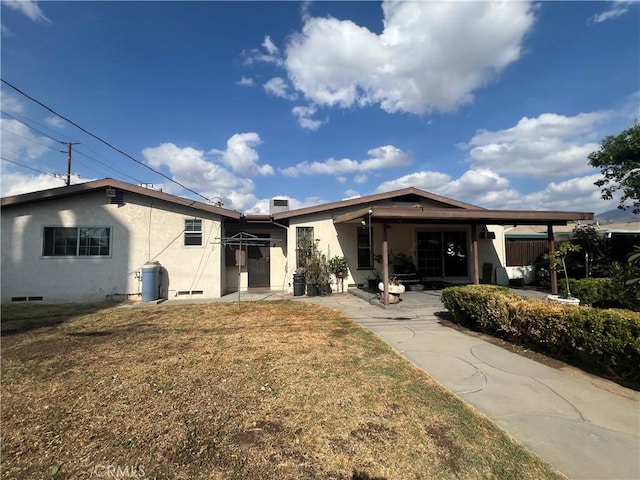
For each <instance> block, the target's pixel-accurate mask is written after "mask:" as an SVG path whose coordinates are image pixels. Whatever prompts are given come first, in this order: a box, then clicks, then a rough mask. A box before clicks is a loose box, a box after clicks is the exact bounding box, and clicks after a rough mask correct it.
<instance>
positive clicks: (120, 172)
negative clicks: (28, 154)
mask: <svg viewBox="0 0 640 480" xmlns="http://www.w3.org/2000/svg"><path fill="white" fill-rule="evenodd" d="M0 113H2V114H3V115H7V116H8V117H10V118H12V119H14V120H16V121H18V122H20V123H21V124H22V125H24V126H25V127H27V128H29V129H31V130H33V131H34V132H38V133H39V134H40V135H43V136H45V137H47V138H50V139H51V140H53V141H55V142H58V143H61V144H65V145H66V144H67V142H64V141H62V140H58V139H57V138H54V137H52V136H51V135H49V134H47V133H46V132H43V131H42V130H39V129H37V128H35V127H33V126H32V125H30V124H29V123H27V122H26V121H25V119H26V120H28V121H29V122H33V123H34V124H36V125H39V126H42V125H41V124H40V123H38V122H36V121H35V120H33V119H32V118H29V117H27V116H26V115H20V116H15V115H13V114H11V113H9V112H5V111H2V110H0ZM43 128H46V127H44V126H43ZM3 130H4V131H6V132H7V133H11V134H12V135H16V136H19V137H20V138H23V139H25V140H30V141H32V142H36V143H38V144H39V145H43V146H47V145H44V144H42V143H40V142H38V141H37V140H36V139H33V138H27V137H23V136H20V135H18V134H17V133H15V132H12V131H10V130H6V129H3ZM64 136H65V137H67V135H64ZM67 138H69V137H67ZM49 148H50V149H51V150H52V148H51V147H49ZM87 148H88V150H89V151H91V152H93V150H91V149H90V148H89V147H87ZM61 152H62V153H65V152H64V151H62V150H61ZM73 152H74V153H77V154H80V155H83V156H85V157H87V158H88V159H89V160H92V161H94V162H96V163H98V164H100V165H102V166H103V167H105V168H107V169H109V170H112V171H114V172H116V173H118V174H119V175H122V176H123V177H127V178H129V179H130V180H133V181H134V182H135V183H137V184H142V183H144V182H142V180H139V179H137V178H135V177H132V176H131V175H129V174H128V173H126V172H125V171H123V170H120V169H118V168H115V167H114V166H112V165H109V164H107V163H105V162H102V161H100V160H98V159H97V158H95V157H92V156H91V155H89V154H87V153H84V152H82V151H80V150H78V149H77V148H76V149H74V150H73ZM93 153H96V152H93ZM96 155H97V153H96ZM88 168H90V167H88ZM96 172H97V170H96Z"/></svg>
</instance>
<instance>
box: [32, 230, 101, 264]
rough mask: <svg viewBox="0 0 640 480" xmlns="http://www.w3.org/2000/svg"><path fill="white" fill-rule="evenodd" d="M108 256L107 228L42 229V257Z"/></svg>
mask: <svg viewBox="0 0 640 480" xmlns="http://www.w3.org/2000/svg"><path fill="white" fill-rule="evenodd" d="M110 254H111V228H109V227H44V231H43V242H42V256H44V257H103V256H109V255H110Z"/></svg>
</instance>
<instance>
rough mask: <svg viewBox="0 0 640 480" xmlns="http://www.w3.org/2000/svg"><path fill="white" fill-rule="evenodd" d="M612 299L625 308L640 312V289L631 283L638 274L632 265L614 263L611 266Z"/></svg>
mask: <svg viewBox="0 0 640 480" xmlns="http://www.w3.org/2000/svg"><path fill="white" fill-rule="evenodd" d="M610 273H611V287H612V291H611V299H612V300H613V301H615V302H616V303H617V304H618V305H620V306H621V307H623V308H628V309H629V310H634V311H636V312H640V288H638V285H637V284H632V283H630V280H632V279H633V278H635V276H636V274H637V273H638V271H637V269H636V268H635V267H634V266H632V265H623V264H620V263H614V264H613V265H612V266H611V270H610Z"/></svg>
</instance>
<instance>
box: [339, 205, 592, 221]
mask: <svg viewBox="0 0 640 480" xmlns="http://www.w3.org/2000/svg"><path fill="white" fill-rule="evenodd" d="M371 211H372V213H371V218H372V220H374V221H387V222H390V223H391V222H394V221H395V222H407V223H409V222H420V221H423V222H426V221H429V222H432V223H433V222H436V221H437V222H440V223H453V222H455V223H470V222H472V223H483V224H489V225H546V224H554V225H566V223H567V222H570V221H577V220H593V213H590V212H554V211H536V210H480V209H476V210H472V209H467V210H465V209H451V208H420V207H418V208H396V207H376V206H374V207H371ZM368 215H369V208H363V209H360V210H357V211H355V212H349V213H345V214H344V215H339V216H337V217H335V218H334V220H333V222H334V223H348V222H353V221H359V220H361V219H362V218H365V217H367V216H368Z"/></svg>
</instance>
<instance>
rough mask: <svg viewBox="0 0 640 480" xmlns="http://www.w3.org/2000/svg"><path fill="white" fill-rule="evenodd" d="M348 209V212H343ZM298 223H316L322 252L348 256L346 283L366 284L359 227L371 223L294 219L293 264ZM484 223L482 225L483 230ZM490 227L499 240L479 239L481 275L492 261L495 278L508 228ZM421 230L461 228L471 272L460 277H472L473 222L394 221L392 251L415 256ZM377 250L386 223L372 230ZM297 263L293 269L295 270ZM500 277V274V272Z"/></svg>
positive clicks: (290, 239)
mask: <svg viewBox="0 0 640 480" xmlns="http://www.w3.org/2000/svg"><path fill="white" fill-rule="evenodd" d="M341 213H344V212H341ZM296 227H313V229H314V237H315V238H316V239H319V240H320V241H319V242H318V247H319V249H320V251H321V252H322V253H324V254H325V255H327V257H328V258H330V257H334V256H338V255H339V256H345V257H346V258H347V260H348V261H349V267H350V268H349V277H348V279H347V280H346V281H345V289H346V285H347V284H349V285H366V283H367V279H368V278H370V277H371V276H372V270H371V269H362V270H358V268H357V258H358V256H357V230H358V229H360V228H368V226H367V225H364V226H363V225H362V224H360V223H357V222H356V223H346V224H338V225H335V224H334V223H333V219H332V218H331V217H330V213H319V214H313V215H306V216H303V217H300V218H295V219H292V220H291V223H290V228H289V234H288V255H289V258H290V259H291V260H290V264H291V265H294V264H295V259H296V251H295V248H296ZM480 229H481V227H480V226H478V228H477V232H478V234H479V232H480ZM488 230H489V231H492V232H494V233H495V234H496V238H495V240H491V239H479V240H478V269H479V275H480V277H482V265H483V264H484V263H491V264H492V265H493V266H494V274H493V278H492V280H493V281H495V279H496V274H495V272H496V271H499V270H500V268H501V267H502V266H503V265H504V262H505V249H504V228H503V227H502V226H497V225H492V226H488ZM419 231H436V232H440V231H461V232H465V233H466V234H467V252H468V255H467V262H468V263H467V270H468V273H469V275H468V276H467V277H461V278H459V279H452V280H459V281H472V272H473V265H472V258H471V248H472V247H471V227H470V226H469V225H447V224H431V225H425V224H419V225H418V224H397V223H390V224H389V225H388V227H387V240H388V248H389V253H399V252H402V253H407V254H409V255H411V256H412V257H413V258H414V260H415V258H416V255H417V232H419ZM371 234H372V235H371V236H372V244H373V254H374V257H376V256H378V255H380V256H381V255H382V244H383V239H384V230H383V225H382V224H379V223H373V224H372V230H371ZM295 267H296V266H295V265H294V267H293V269H292V271H291V274H292V273H293V271H295ZM374 267H375V268H376V269H378V270H379V271H380V272H382V268H383V267H382V264H381V263H378V262H375V263H374ZM498 278H500V276H498Z"/></svg>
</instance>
